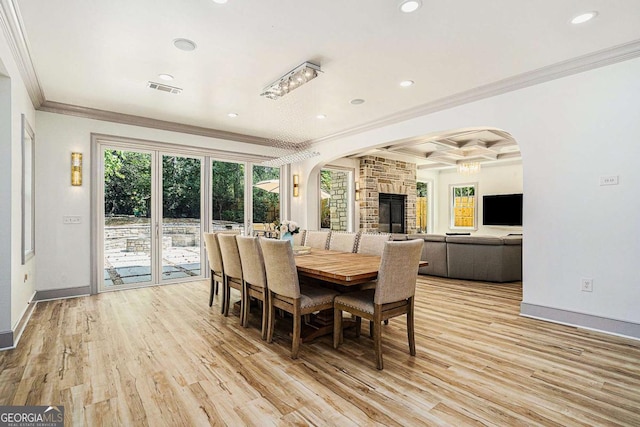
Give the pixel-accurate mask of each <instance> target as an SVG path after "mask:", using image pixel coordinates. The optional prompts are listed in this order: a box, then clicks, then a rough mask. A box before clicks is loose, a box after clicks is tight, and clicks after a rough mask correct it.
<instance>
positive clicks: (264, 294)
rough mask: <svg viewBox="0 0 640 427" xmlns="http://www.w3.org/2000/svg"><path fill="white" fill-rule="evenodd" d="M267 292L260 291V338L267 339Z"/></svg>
mask: <svg viewBox="0 0 640 427" xmlns="http://www.w3.org/2000/svg"><path fill="white" fill-rule="evenodd" d="M268 301H269V294H268V293H267V290H266V289H264V290H263V291H262V339H263V340H266V339H267V315H268V311H269V304H268Z"/></svg>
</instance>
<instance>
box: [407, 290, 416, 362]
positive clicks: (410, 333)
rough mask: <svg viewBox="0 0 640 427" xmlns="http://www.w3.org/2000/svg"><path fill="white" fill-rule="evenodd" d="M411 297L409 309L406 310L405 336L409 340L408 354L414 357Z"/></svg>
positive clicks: (414, 344) (414, 340)
mask: <svg viewBox="0 0 640 427" xmlns="http://www.w3.org/2000/svg"><path fill="white" fill-rule="evenodd" d="M413 320H414V319H413V297H412V298H409V307H408V308H407V335H408V338H409V354H411V355H412V356H415V355H416V337H415V334H414V322H413Z"/></svg>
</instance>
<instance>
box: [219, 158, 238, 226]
mask: <svg viewBox="0 0 640 427" xmlns="http://www.w3.org/2000/svg"><path fill="white" fill-rule="evenodd" d="M211 169H212V184H213V185H212V187H213V188H212V192H213V199H212V206H213V219H214V220H222V221H232V222H237V223H244V165H243V164H240V163H229V162H219V161H214V162H213V163H212V168H211Z"/></svg>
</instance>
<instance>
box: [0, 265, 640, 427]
mask: <svg viewBox="0 0 640 427" xmlns="http://www.w3.org/2000/svg"><path fill="white" fill-rule="evenodd" d="M520 300H521V286H520V284H485V283H471V282H462V281H453V280H444V279H436V278H429V277H425V276H421V277H420V279H419V284H418V290H417V303H416V305H417V313H416V341H417V356H416V357H410V356H409V354H408V346H407V341H406V330H405V323H404V318H399V319H394V320H392V321H391V323H390V324H389V325H388V326H385V327H384V330H383V352H384V358H385V360H384V363H385V365H384V366H385V369H384V371H382V372H380V371H377V370H376V369H375V363H374V354H373V349H372V342H371V340H370V339H369V338H368V334H367V333H366V326H365V333H364V334H363V336H362V337H360V338H359V339H356V338H355V337H354V334H353V331H347V332H346V333H345V343H344V344H343V345H342V346H341V347H340V349H339V350H338V351H336V350H333V348H332V347H331V345H330V339H331V337H324V338H322V339H319V340H316V341H314V342H312V343H309V344H304V345H302V346H301V351H300V358H299V359H298V360H291V359H290V358H289V352H290V344H291V341H290V338H289V337H288V335H287V331H286V330H285V328H284V326H286V325H285V324H284V323H286V322H285V321H281V322H280V328H279V329H278V330H277V331H276V337H275V339H274V343H273V344H271V345H269V344H266V343H264V342H263V341H261V340H260V333H259V330H258V329H257V325H258V321H259V320H258V316H259V314H258V310H254V313H253V315H252V324H253V326H252V327H250V328H249V329H243V328H241V327H239V326H238V318H237V317H233V316H230V317H229V318H224V317H221V315H220V314H219V300H218V299H216V302H215V303H214V307H213V308H209V307H208V305H207V302H208V284H207V283H205V282H198V283H192V284H182V285H169V286H161V287H154V288H146V289H139V290H129V291H122V292H112V293H106V294H101V295H97V296H92V297H84V298H76V299H69V300H61V301H50V302H44V303H40V304H38V306H37V308H36V310H35V312H34V315H33V317H32V319H31V321H30V323H29V325H28V327H27V329H26V331H25V333H24V335H23V337H22V339H21V341H20V343H19V347H18V349H16V350H11V351H5V352H0V369H1V371H0V405H49V404H61V405H64V406H65V411H66V417H67V425H91V426H93V425H149V426H161V425H171V426H182V425H184V426H187V425H188V426H192V425H193V426H195V425H199V426H205V425H209V424H211V425H231V426H238V425H257V426H267V425H331V426H356V425H385V426H391V425H399V426H415V425H453V426H461V425H498V426H514V425H562V426H569V425H585V426H586V425H588V426H593V425H628V426H632V425H635V426H638V425H640V343H639V342H637V341H632V340H626V339H623V338H617V337H613V336H608V335H604V334H599V333H595V332H590V331H584V330H578V329H576V328H571V327H566V326H560V325H554V324H551V323H546V322H541V321H536V320H531V319H526V318H522V317H519V316H518V311H519V303H520Z"/></svg>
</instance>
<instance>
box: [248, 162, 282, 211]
mask: <svg viewBox="0 0 640 427" xmlns="http://www.w3.org/2000/svg"><path fill="white" fill-rule="evenodd" d="M279 178H280V169H278V168H271V167H267V166H254V167H253V184H254V185H255V184H257V183H259V182H260V181H266V180H269V179H279ZM279 219H280V194H279V193H272V192H269V191H266V190H263V189H261V188H258V187H253V222H254V223H271V222H274V221H276V220H279Z"/></svg>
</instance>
